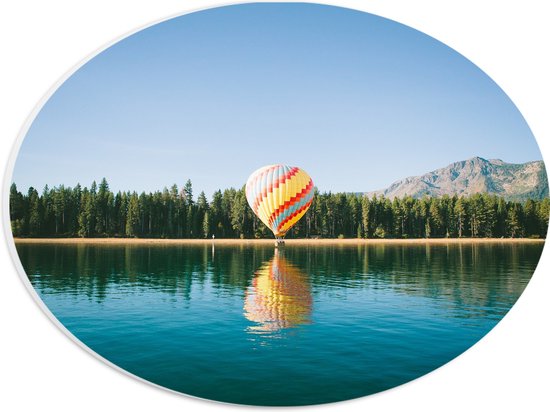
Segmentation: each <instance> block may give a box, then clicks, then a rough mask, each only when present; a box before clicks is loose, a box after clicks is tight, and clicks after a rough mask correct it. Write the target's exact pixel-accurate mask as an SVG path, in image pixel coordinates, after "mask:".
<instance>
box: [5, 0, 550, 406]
mask: <svg viewBox="0 0 550 412" xmlns="http://www.w3.org/2000/svg"><path fill="white" fill-rule="evenodd" d="M285 2H286V1H285ZM246 3H251V2H249V1H243V2H237V3H232V2H231V3H217V4H212V5H207V6H204V7H200V8H194V9H187V7H185V8H186V9H187V10H186V11H184V12H181V13H175V14H172V15H169V16H167V17H163V18H159V19H157V20H155V21H153V22H151V23H148V24H145V25H143V26H140V27H138V28H137V29H133V30H131V31H129V32H127V33H125V34H123V35H121V36H119V37H117V38H116V39H115V40H112V41H110V42H108V43H106V44H105V45H104V46H102V47H100V48H98V49H96V50H94V51H93V52H92V53H91V54H90V55H88V56H87V57H86V58H85V59H83V60H81V61H80V62H79V63H77V64H76V65H74V66H73V67H72V68H71V69H69V70H68V71H67V72H66V73H65V74H64V75H63V76H62V77H61V78H59V80H58V81H57V82H56V83H55V84H54V85H52V86H51V87H50V89H49V90H48V92H47V93H46V94H45V95H44V96H43V97H42V98H41V99H40V101H39V102H38V103H37V104H36V106H35V107H34V109H33V110H32V112H31V113H30V114H29V115H28V117H27V119H26V121H25V123H24V125H23V127H22V128H21V130H20V132H19V134H18V136H17V139H16V141H15V143H14V145H13V147H12V150H11V152H10V156H9V158H8V163H7V167H6V169H5V174H4V182H3V189H2V190H3V200H2V207H3V211H4V213H3V214H4V219H3V220H4V222H3V223H4V234H5V236H6V237H5V238H6V240H7V244H8V249H9V252H10V257H11V259H12V262H13V264H14V266H15V267H16V270H17V272H18V274H19V276H20V278H21V279H22V281H23V283H24V284H25V286H26V288H27V290H28V292H29V293H30V295H31V296H32V298H33V299H34V300H35V302H37V303H38V306H39V307H40V308H41V309H42V312H43V313H45V314H46V315H47V316H48V318H49V319H50V320H51V321H52V322H53V324H55V325H56V326H57V327H58V329H60V330H61V331H62V332H63V333H64V334H65V335H68V336H69V338H71V340H73V342H75V343H76V344H77V345H78V346H80V347H82V348H84V349H85V350H86V352H88V353H90V354H91V355H93V356H94V357H95V358H97V359H100V360H101V361H103V362H104V363H105V364H107V365H109V366H111V367H112V368H114V369H115V370H117V371H119V372H122V373H123V374H125V375H127V376H131V377H133V378H136V379H137V380H138V381H141V382H145V383H146V384H147V385H152V386H153V387H157V388H160V389H162V390H164V391H168V392H171V393H174V394H177V395H183V396H184V397H186V398H191V399H199V400H200V401H205V400H203V399H202V398H197V397H193V396H192V395H188V394H185V393H181V392H177V391H173V390H170V389H168V388H166V387H163V386H160V385H157V384H154V383H152V382H150V381H147V380H145V379H143V378H140V377H139V376H136V375H133V374H131V373H129V372H128V371H126V370H125V369H122V368H120V367H118V366H117V365H115V364H113V363H111V362H110V361H108V360H107V359H105V358H103V357H101V356H99V355H98V354H97V353H96V352H94V351H92V350H91V349H90V348H89V347H88V346H86V345H85V344H83V343H82V342H81V341H79V340H78V339H76V338H75V337H74V336H73V335H72V334H71V333H70V332H69V331H68V330H67V329H66V328H65V327H64V326H63V324H61V323H60V322H59V320H58V319H57V318H56V317H55V316H54V315H53V314H52V313H51V312H50V310H49V309H48V308H47V306H46V305H45V304H44V303H43V301H42V300H41V299H40V298H39V296H38V294H37V293H36V291H35V290H34V288H33V287H32V285H31V284H30V281H29V280H28V278H27V276H26V273H25V271H24V269H23V267H22V266H21V263H20V261H19V258H18V257H17V256H18V255H17V251H16V249H15V244H14V240H13V236H12V233H11V222H10V220H9V213H6V211H8V210H9V186H10V184H11V177H12V175H13V169H14V166H15V161H16V159H17V155H18V153H19V149H20V147H21V144H22V142H23V140H24V137H25V136H26V134H27V132H28V129H29V128H30V126H31V124H32V123H33V122H34V120H35V118H36V116H37V115H38V113H39V112H40V110H41V109H42V107H43V106H44V104H45V103H46V102H47V101H48V100H49V99H50V98H51V96H52V95H53V94H54V93H55V92H56V91H57V90H58V88H59V87H60V86H61V85H62V84H63V83H64V82H65V81H66V80H67V79H68V78H69V77H71V76H72V75H73V74H74V73H75V72H76V71H77V70H78V69H80V68H81V67H82V66H83V65H84V64H86V63H87V62H88V61H90V60H92V59H93V58H95V57H96V56H97V55H98V54H99V53H101V52H102V51H104V50H106V49H108V48H109V47H111V46H112V45H114V44H116V43H118V42H120V41H121V40H123V39H125V38H127V37H129V36H131V35H133V34H135V33H137V32H139V31H142V30H144V29H146V28H148V27H151V26H153V25H156V24H158V23H161V22H164V21H167V20H170V19H172V18H175V17H179V16H183V15H186V14H190V13H194V12H198V11H202V10H208V9H212V8H217V7H223V6H230V5H238V4H246ZM307 3H313V4H315V3H317V4H323V5H329V6H336V7H344V8H350V9H352V10H356V11H360V12H366V13H370V14H373V15H376V16H378V17H381V18H386V19H389V20H393V21H395V22H398V23H400V24H403V25H405V26H407V27H410V28H413V29H415V30H418V31H420V32H422V33H423V34H425V35H427V36H429V37H432V35H430V34H428V33H426V32H424V31H422V28H419V29H416V28H415V27H414V26H412V25H409V24H407V23H403V22H401V21H399V20H397V19H394V18H392V17H386V16H383V15H380V14H377V13H376V12H375V11H367V10H365V6H361V8H358V7H357V8H356V7H353V6H352V5H348V4H346V3H342V2H336V1H333V2H324V1H317V2H309V1H308V2H307ZM432 38H433V39H435V40H437V41H440V40H438V39H437V38H435V37H432ZM444 44H445V43H444ZM446 45H447V46H448V47H450V48H452V49H453V50H454V51H455V52H456V53H459V54H460V55H461V56H462V57H463V58H466V59H467V60H468V61H471V60H469V59H468V58H467V57H465V56H464V55H463V54H462V53H461V52H459V51H458V50H456V49H455V48H453V47H451V46H449V45H448V44H446ZM474 64H475V63H474ZM476 67H478V69H479V70H482V71H483V72H484V70H483V69H481V68H480V67H479V66H477V65H476ZM484 73H485V72H484ZM489 77H490V78H491V79H493V77H491V76H489ZM537 143H538V144H539V147H540V148H541V151H543V150H542V149H543V148H542V147H541V144H540V141H538V140H537ZM543 156H544V153H543ZM546 249H547V248H546V247H545V249H544V251H543V255H542V256H541V259H540V261H539V266H540V263H541V262H542V261H543V259H545V255H546V254H547V253H546V252H545V251H546ZM539 266H537V270H535V272H534V274H533V276H532V278H531V281H530V282H529V285H528V286H527V288H526V290H525V291H527V289H528V288H529V286H530V285H531V284H532V280H533V278H534V277H535V274H536V273H537V272H540V270H538V269H539ZM525 291H524V292H523V293H522V295H521V296H520V299H521V297H523V296H524V295H525ZM518 302H519V299H518V301H517V302H516V304H514V305H513V307H512V309H510V311H509V312H508V313H507V314H506V315H505V318H506V317H508V316H509V315H510V313H511V312H512V310H513V309H514V308H515V307H516V305H517V303H518ZM503 319H504V318H503ZM501 322H502V320H501V321H499V323H498V324H497V326H498V325H500V324H501ZM492 331H493V330H491V331H490V332H489V333H488V334H487V335H489V334H491V333H492ZM487 335H485V336H487ZM485 336H484V337H483V338H482V339H481V340H479V341H478V342H476V343H475V344H474V345H472V346H471V347H470V348H469V349H467V350H466V351H465V352H463V353H462V354H461V355H459V356H458V357H456V358H454V359H453V360H452V361H456V360H457V359H458V358H459V357H461V356H462V355H463V354H464V353H466V352H469V351H470V350H471V349H472V348H474V347H477V346H478V345H479V343H480V342H481V341H483V340H484V339H485ZM445 365H447V364H444V365H441V366H440V367H438V368H436V369H434V370H433V371H431V372H429V373H428V374H425V375H422V376H420V377H418V378H416V379H414V380H412V381H409V382H407V383H405V384H404V385H408V384H410V383H413V382H416V381H418V380H419V379H422V378H423V377H425V376H428V375H431V374H432V373H433V372H435V371H437V370H439V369H440V368H441V367H443V366H445ZM402 386H403V385H400V386H397V387H394V388H392V389H389V390H387V391H383V392H379V393H378V394H383V393H386V392H388V391H392V390H393V389H397V388H400V387H402ZM378 394H372V395H366V396H364V397H361V398H356V399H351V400H349V401H344V402H338V403H336V404H327V406H330V405H338V406H340V405H341V404H342V403H348V402H354V401H359V402H361V401H363V400H364V399H366V398H371V397H373V396H376V395H378ZM206 401H207V402H213V403H218V404H224V403H222V402H218V401H213V400H210V399H206ZM224 405H228V406H232V407H234V406H237V407H242V406H241V405H234V404H224ZM313 407H315V406H313ZM317 407H318V406H317Z"/></svg>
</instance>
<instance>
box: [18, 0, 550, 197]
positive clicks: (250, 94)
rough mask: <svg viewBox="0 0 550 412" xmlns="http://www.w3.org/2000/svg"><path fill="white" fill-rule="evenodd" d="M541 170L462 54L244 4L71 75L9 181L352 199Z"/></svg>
mask: <svg viewBox="0 0 550 412" xmlns="http://www.w3.org/2000/svg"><path fill="white" fill-rule="evenodd" d="M475 155H477V156H481V157H485V158H500V159H502V160H504V161H507V162H513V163H521V162H526V161H530V160H539V159H541V158H542V156H541V154H540V152H539V149H538V147H537V144H536V142H535V139H534V137H533V136H532V134H531V132H530V130H529V128H528V126H527V124H526V123H525V121H524V119H523V117H522V116H521V114H520V113H519V112H518V110H517V109H516V107H515V106H514V104H513V103H512V102H511V101H510V100H509V99H508V97H507V96H506V95H505V94H504V92H503V91H502V90H501V89H500V88H499V87H498V86H497V85H496V84H495V83H494V82H493V81H492V80H491V79H490V78H489V77H487V76H486V75H485V74H484V73H483V72H482V71H481V70H479V69H478V68H477V67H476V66H474V65H473V64H472V63H470V62H469V61H467V60H466V59H465V58H464V57H462V56H461V55H459V54H458V53H456V52H455V51H453V50H452V49H450V48H448V47H447V46H445V45H443V44H441V43H439V42H438V41H436V40H434V39H432V38H431V37H428V36H426V35H424V34H422V33H420V32H418V31H415V30H413V29H411V28H408V27H406V26H403V25H400V24H398V23H395V22H392V21H390V20H386V19H383V18H380V17H377V16H373V15H369V14H367V13H362V12H357V11H353V10H348V9H343V8H336V7H331V6H321V5H313V4H249V5H237V6H229V7H222V8H217V9H211V10H207V11H202V12H197V13H193V14H189V15H185V16H181V17H178V18H175V19H172V20H169V21H166V22H164V23H161V24H158V25H155V26H153V27H151V28H148V29H146V30H143V31H141V32H139V33H137V34H135V35H132V36H130V37H128V38H126V39H124V40H122V41H121V42H119V43H117V44H116V45H114V46H112V47H110V48H109V49H107V50H106V51H104V52H102V53H101V54H99V55H98V56H96V57H95V58H93V59H92V60H91V61H90V62H89V63H87V64H86V65H84V66H83V67H82V68H81V69H79V70H78V71H77V72H76V73H75V74H74V75H73V76H72V77H71V78H70V79H69V80H67V81H66V82H65V83H64V84H63V85H62V86H61V87H60V88H59V89H58V90H57V92H56V93H55V94H54V96H53V97H52V98H51V99H50V100H49V101H48V102H47V103H46V105H45V106H44V108H43V109H42V111H41V112H40V113H39V115H38V117H37V118H36V120H35V121H34V123H33V125H32V127H31V129H30V130H29V133H28V134H27V136H26V138H25V140H24V143H23V145H22V147H21V151H20V154H19V157H18V160H17V163H16V167H15V171H14V177H13V180H14V181H15V182H16V183H17V185H18V187H19V189H20V190H23V191H26V190H27V189H28V187H29V186H34V187H36V188H37V189H38V190H39V191H41V190H42V188H43V187H44V185H45V184H48V185H49V186H50V187H51V186H56V185H59V184H65V185H66V186H74V185H75V184H76V183H77V182H80V183H81V184H82V185H83V186H89V185H90V184H91V182H92V181H93V180H97V181H99V180H101V178H102V177H106V178H107V180H108V181H109V183H110V186H111V189H113V190H115V191H117V190H137V191H138V192H141V191H154V190H157V189H159V190H161V189H162V188H163V187H164V186H168V187H169V186H171V185H172V184H173V183H176V184H178V186H180V187H181V186H182V185H183V184H184V182H185V181H186V180H187V179H188V178H189V179H191V180H192V182H193V186H194V191H195V193H198V192H199V191H200V190H204V191H205V192H206V193H207V195H208V196H209V197H210V195H211V193H212V192H213V191H214V190H216V189H218V188H220V189H225V188H228V187H231V186H233V187H240V186H242V185H243V184H244V183H245V182H246V179H247V177H248V175H249V174H250V173H251V172H252V171H254V170H255V169H257V168H258V167H260V166H263V165H266V164H272V163H285V164H289V165H292V166H300V167H302V168H304V169H305V170H306V171H307V172H308V173H309V174H310V175H311V176H312V178H313V180H314V182H315V183H316V185H317V187H318V188H319V189H320V190H321V191H325V190H326V191H329V190H330V191H333V192H334V191H349V192H360V191H369V190H375V189H380V188H384V187H386V186H388V185H389V184H391V183H392V182H393V181H395V180H397V179H400V178H403V177H406V176H411V175H418V174H422V173H424V172H427V171H430V170H433V169H436V168H438V167H443V166H446V165H447V164H449V163H451V162H453V161H457V160H463V159H467V158H469V157H472V156H475Z"/></svg>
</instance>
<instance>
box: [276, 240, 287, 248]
mask: <svg viewBox="0 0 550 412" xmlns="http://www.w3.org/2000/svg"><path fill="white" fill-rule="evenodd" d="M284 246H285V240H284V239H281V238H277V239H275V247H279V248H280V247H284Z"/></svg>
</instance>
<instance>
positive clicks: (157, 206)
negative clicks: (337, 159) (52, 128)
mask: <svg viewBox="0 0 550 412" xmlns="http://www.w3.org/2000/svg"><path fill="white" fill-rule="evenodd" d="M315 190H316V189H315ZM549 215H550V200H549V199H548V198H544V199H543V200H533V199H528V200H526V201H525V202H515V201H507V200H506V199H504V198H502V197H498V196H494V195H488V194H475V195H471V196H456V195H455V196H447V195H444V196H442V197H423V198H421V199H416V198H413V197H410V196H405V197H402V198H394V199H393V200H391V199H389V198H386V197H384V196H379V197H376V196H374V197H367V196H364V195H361V194H351V193H331V192H328V193H327V192H325V193H319V192H318V191H317V190H316V192H315V197H314V200H313V203H312V205H311V207H310V209H309V210H308V212H307V213H306V214H305V215H304V217H303V218H302V219H301V220H300V221H299V222H298V223H297V224H296V225H295V226H294V227H293V228H292V229H291V231H290V232H289V233H288V234H287V237H288V238H316V237H320V238H442V237H453V238H454V237H546V232H547V231H548V219H549ZM10 219H11V226H12V231H13V234H14V236H16V237H150V238H207V237H212V236H215V237H217V238H271V237H272V236H273V235H272V233H271V231H270V230H269V229H268V228H267V227H266V226H265V225H264V224H263V223H262V222H261V221H260V220H259V219H258V218H257V217H256V216H255V215H254V213H253V212H252V210H251V209H250V207H249V206H248V203H247V201H246V195H245V188H244V186H243V187H242V188H240V189H234V188H230V189H225V190H224V191H223V192H222V191H221V190H217V191H216V192H214V194H213V196H212V198H211V199H210V201H208V199H207V197H206V195H205V193H204V192H201V193H200V194H199V195H198V196H197V198H196V200H195V198H194V196H193V186H192V183H191V181H190V180H188V181H187V182H186V183H185V185H183V187H182V188H181V189H179V188H178V186H177V185H173V186H172V187H171V188H170V189H168V188H164V190H162V191H155V192H154V193H145V192H142V193H141V194H138V193H137V192H135V191H134V192H130V191H126V192H123V191H118V192H117V193H113V192H112V191H111V190H110V189H109V184H108V183H107V180H106V179H103V180H102V181H101V182H100V183H99V185H98V184H97V183H96V182H93V183H92V185H91V186H90V188H87V187H81V186H80V184H77V185H76V186H75V187H74V188H71V187H65V186H64V185H61V186H57V187H53V188H49V187H48V186H46V187H45V188H44V190H43V191H42V193H39V192H38V191H37V190H36V189H35V188H33V187H31V188H29V190H28V192H27V193H26V194H22V193H20V192H19V191H18V190H17V186H16V184H15V183H13V184H12V185H11V188H10Z"/></svg>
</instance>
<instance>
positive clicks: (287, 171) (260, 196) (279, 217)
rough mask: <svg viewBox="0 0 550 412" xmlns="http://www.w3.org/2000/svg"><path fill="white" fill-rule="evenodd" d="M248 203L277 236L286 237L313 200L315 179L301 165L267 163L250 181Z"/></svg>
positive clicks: (247, 184) (247, 187) (247, 183)
mask: <svg viewBox="0 0 550 412" xmlns="http://www.w3.org/2000/svg"><path fill="white" fill-rule="evenodd" d="M246 200H247V201H248V204H249V205H250V207H251V208H252V210H253V211H254V213H255V214H256V216H258V218H260V220H261V221H262V222H263V223H265V225H266V226H267V227H269V228H270V229H271V231H272V232H273V234H274V235H275V236H276V237H284V236H285V235H286V233H287V232H288V231H289V230H290V228H291V227H292V226H294V225H295V224H296V222H298V220H300V218H301V217H302V216H303V215H304V214H305V213H306V212H307V210H308V209H309V206H310V205H311V202H312V201H313V181H312V180H311V177H309V175H308V174H307V173H306V172H305V171H303V170H302V169H300V168H299V167H292V166H286V165H271V166H264V167H262V168H260V169H258V170H256V171H255V172H254V173H252V174H251V175H250V177H249V178H248V181H247V182H246Z"/></svg>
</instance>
